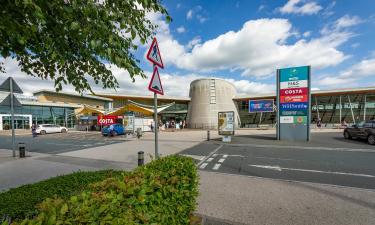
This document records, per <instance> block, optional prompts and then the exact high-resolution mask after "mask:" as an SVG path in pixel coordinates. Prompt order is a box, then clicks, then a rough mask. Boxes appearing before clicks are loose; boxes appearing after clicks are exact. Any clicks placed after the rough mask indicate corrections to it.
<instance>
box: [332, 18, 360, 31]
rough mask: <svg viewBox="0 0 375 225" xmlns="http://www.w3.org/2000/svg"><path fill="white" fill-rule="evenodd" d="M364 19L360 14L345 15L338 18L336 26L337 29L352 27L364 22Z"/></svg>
mask: <svg viewBox="0 0 375 225" xmlns="http://www.w3.org/2000/svg"><path fill="white" fill-rule="evenodd" d="M362 22H363V21H362V20H361V19H360V18H359V17H358V16H350V15H345V16H343V17H341V18H339V19H338V20H336V22H335V24H334V27H335V28H337V29H341V28H346V27H352V26H355V25H358V24H360V23H362Z"/></svg>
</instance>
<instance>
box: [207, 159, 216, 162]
mask: <svg viewBox="0 0 375 225" xmlns="http://www.w3.org/2000/svg"><path fill="white" fill-rule="evenodd" d="M212 160H214V158H208V159H207V160H206V162H211V161H212Z"/></svg>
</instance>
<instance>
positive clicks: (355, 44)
mask: <svg viewBox="0 0 375 225" xmlns="http://www.w3.org/2000/svg"><path fill="white" fill-rule="evenodd" d="M360 45H361V44H360V43H358V42H357V43H353V44H351V45H350V47H352V48H358V47H359V46H360Z"/></svg>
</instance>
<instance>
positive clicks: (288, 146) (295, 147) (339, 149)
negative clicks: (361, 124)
mask: <svg viewBox="0 0 375 225" xmlns="http://www.w3.org/2000/svg"><path fill="white" fill-rule="evenodd" d="M224 145H229V146H249V147H256V148H286V149H295V150H326V151H343V152H375V151H374V150H372V149H368V148H357V149H353V148H327V147H313V146H296V145H257V144H224Z"/></svg>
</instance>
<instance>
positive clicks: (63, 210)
mask: <svg viewBox="0 0 375 225" xmlns="http://www.w3.org/2000/svg"><path fill="white" fill-rule="evenodd" d="M68 209H69V208H68V205H67V204H66V203H65V204H64V205H63V206H62V207H61V210H60V214H61V215H64V214H65V213H67V212H68Z"/></svg>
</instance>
